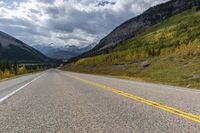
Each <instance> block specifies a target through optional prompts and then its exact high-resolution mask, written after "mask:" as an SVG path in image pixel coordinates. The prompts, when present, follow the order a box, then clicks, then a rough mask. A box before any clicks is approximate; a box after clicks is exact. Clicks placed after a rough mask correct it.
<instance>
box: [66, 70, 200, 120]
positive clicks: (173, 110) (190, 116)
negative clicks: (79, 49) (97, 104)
mask: <svg viewBox="0 0 200 133" xmlns="http://www.w3.org/2000/svg"><path fill="white" fill-rule="evenodd" d="M67 76H68V77H71V78H73V79H76V80H80V81H83V82H85V83H88V84H90V85H93V86H96V87H99V88H103V89H105V90H107V91H110V92H113V93H116V94H119V95H121V96H125V97H127V98H130V99H133V100H135V101H138V102H141V103H145V104H147V105H150V106H152V107H155V108H158V109H161V110H163V111H166V112H169V113H172V114H175V115H178V116H181V117H183V118H186V119H189V120H192V121H194V122H198V123H200V116H198V115H195V114H192V113H188V112H185V111H182V110H179V109H176V108H173V107H170V106H166V105H162V104H160V103H157V102H154V101H150V100H147V99H145V98H142V97H139V96H136V95H133V94H130V93H127V92H123V91H120V90H118V89H115V88H112V87H109V86H106V85H103V84H100V83H97V82H93V81H90V80H87V79H83V78H80V77H77V76H73V75H69V74H67Z"/></svg>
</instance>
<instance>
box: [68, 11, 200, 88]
mask: <svg viewBox="0 0 200 133" xmlns="http://www.w3.org/2000/svg"><path fill="white" fill-rule="evenodd" d="M65 68H66V69H67V70H71V71H77V72H84V73H94V74H109V75H114V76H121V77H125V78H133V79H138V80H142V81H149V82H159V83H164V84H172V85H179V86H186V87H193V88H200V11H199V9H198V8H193V9H191V10H188V11H185V12H183V13H180V14H178V15H176V16H173V17H171V18H169V19H167V20H165V21H163V22H161V23H159V24H157V25H154V26H152V27H149V28H147V29H145V30H144V31H143V32H141V34H140V35H138V36H136V37H133V38H131V39H129V40H126V41H124V42H122V43H120V44H119V45H117V46H116V47H115V48H114V49H112V50H110V51H109V52H108V54H104V55H99V56H95V57H89V58H83V59H80V60H78V61H76V62H73V63H71V64H67V65H66V66H65Z"/></svg>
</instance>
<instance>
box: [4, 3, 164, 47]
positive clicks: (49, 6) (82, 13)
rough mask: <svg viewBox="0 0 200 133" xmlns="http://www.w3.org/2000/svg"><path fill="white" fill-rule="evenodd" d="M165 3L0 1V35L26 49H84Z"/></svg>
mask: <svg viewBox="0 0 200 133" xmlns="http://www.w3.org/2000/svg"><path fill="white" fill-rule="evenodd" d="M165 1H167V0H108V3H107V4H99V2H102V0H0V31H3V32H6V33H8V34H10V35H12V36H14V37H16V38H18V39H20V40H22V41H24V42H25V43H27V44H29V45H38V44H39V45H49V44H51V43H53V44H55V45H56V46H65V45H76V46H87V45H89V44H91V43H98V42H99V41H100V39H102V38H103V37H104V36H106V35H107V34H108V33H110V32H111V31H112V30H113V29H114V28H115V27H116V26H118V25H120V24H121V23H123V22H124V21H126V20H128V19H130V18H133V17H135V16H137V15H139V14H141V13H142V12H144V11H145V10H146V9H148V8H149V7H151V6H154V5H156V4H159V3H163V2H165Z"/></svg>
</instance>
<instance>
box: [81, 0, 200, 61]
mask: <svg viewBox="0 0 200 133" xmlns="http://www.w3.org/2000/svg"><path fill="white" fill-rule="evenodd" d="M199 3H200V1H199V0H171V1H169V2H166V3H164V4H159V5H157V6H154V7H151V8H150V9H148V10H147V11H145V12H144V13H142V14H141V15H139V16H137V17H134V18H132V19H130V20H128V21H126V22H124V23H123V24H121V25H120V26H118V27H117V28H115V29H114V30H113V31H112V32H111V33H110V34H108V35H107V36H106V37H105V38H103V39H102V40H101V41H100V42H99V44H97V45H96V47H94V49H92V50H91V51H88V52H86V53H84V54H82V55H81V56H79V57H77V58H82V57H90V56H94V55H99V54H102V53H106V52H107V51H109V50H110V49H112V48H113V47H115V46H116V45H117V44H119V43H121V42H123V41H124V40H127V39H130V38H132V37H134V36H137V35H138V34H140V33H141V32H142V31H143V30H144V29H145V28H147V27H150V26H152V25H155V24H157V23H159V22H162V21H163V20H166V19H167V18H169V17H171V16H174V15H176V14H178V13H181V12H182V11H185V10H187V9H191V8H192V7H194V6H197V5H199Z"/></svg>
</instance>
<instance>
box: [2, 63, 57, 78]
mask: <svg viewBox="0 0 200 133" xmlns="http://www.w3.org/2000/svg"><path fill="white" fill-rule="evenodd" d="M51 67H56V65H54V64H17V63H12V62H8V61H0V79H4V78H10V77H13V76H17V75H22V74H26V73H32V72H39V71H44V70H46V69H48V68H51Z"/></svg>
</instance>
